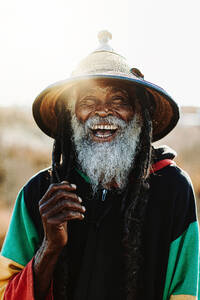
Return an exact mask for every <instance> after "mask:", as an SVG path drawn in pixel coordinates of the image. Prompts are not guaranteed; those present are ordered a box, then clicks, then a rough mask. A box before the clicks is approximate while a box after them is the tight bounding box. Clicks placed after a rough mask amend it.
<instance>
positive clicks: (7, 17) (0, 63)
mask: <svg viewBox="0 0 200 300" xmlns="http://www.w3.org/2000/svg"><path fill="white" fill-rule="evenodd" d="M199 11H200V2H199V0H190V1H188V0H167V1H161V0H137V1H136V0H123V1H119V0H98V1H96V0H79V1H78V0H71V1H68V0H54V1H53V0H34V1H30V0H1V2H0V40H1V47H0V53H1V54H0V95H1V96H0V105H12V104H18V105H24V104H26V105H28V106H31V105H32V102H33V100H34V98H35V97H36V96H37V95H38V94H39V93H40V92H41V91H42V90H43V89H44V88H46V86H48V85H49V84H51V83H54V82H55V81H58V80H62V79H65V78H68V76H69V75H70V73H71V71H72V69H73V68H74V67H75V66H76V64H77V63H78V62H79V61H80V60H81V59H82V58H84V57H85V56H86V55H87V54H89V53H90V52H92V51H93V50H94V49H95V48H97V47H98V41H97V33H98V32H99V31H100V30H102V29H107V30H109V31H110V32H111V33H112V35H113V39H112V41H111V43H110V44H111V46H112V47H113V48H114V49H115V50H116V51H117V52H119V53H121V54H122V55H124V56H125V57H126V58H127V59H128V61H129V62H130V63H131V66H133V67H137V68H139V69H140V70H141V71H142V73H143V74H144V75H145V79H146V80H148V81H150V82H153V83H155V84H157V85H160V86H161V87H163V88H164V89H165V90H166V91H167V92H168V93H169V94H170V95H171V96H172V97H173V98H174V99H175V100H176V101H177V102H178V103H179V104H180V105H195V106H200V96H199V70H200V59H199V56H200V42H199V38H200V34H199V30H200V18H199Z"/></svg>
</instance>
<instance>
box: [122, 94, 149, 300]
mask: <svg viewBox="0 0 200 300" xmlns="http://www.w3.org/2000/svg"><path fill="white" fill-rule="evenodd" d="M139 93H140V96H139V97H140V98H139V99H142V100H145V101H141V102H140V105H141V114H142V119H143V125H142V130H141V135H140V141H139V143H138V148H139V149H137V153H138V154H137V156H136V159H135V164H134V168H133V170H132V172H131V174H130V179H129V185H128V187H127V189H128V196H127V197H126V199H124V201H126V210H125V213H124V233H123V246H124V250H125V251H124V253H125V274H126V283H125V286H126V293H127V297H126V299H127V300H130V299H131V300H132V299H139V293H140V290H141V289H142V267H143V260H144V259H143V253H142V242H143V240H142V237H143V223H144V219H145V211H146V207H147V203H148V197H149V195H148V190H149V183H148V175H149V170H150V166H151V141H152V121H151V116H150V111H151V110H150V106H151V103H150V102H149V100H150V98H149V95H147V94H146V93H145V94H144V92H143V91H142V90H139ZM140 298H141V297H140Z"/></svg>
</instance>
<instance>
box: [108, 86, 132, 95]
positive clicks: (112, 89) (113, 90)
mask: <svg viewBox="0 0 200 300" xmlns="http://www.w3.org/2000/svg"><path fill="white" fill-rule="evenodd" d="M111 92H114V93H119V92H120V93H122V94H123V95H124V96H126V97H129V94H128V92H127V91H126V90H124V89H121V88H118V87H112V88H111Z"/></svg>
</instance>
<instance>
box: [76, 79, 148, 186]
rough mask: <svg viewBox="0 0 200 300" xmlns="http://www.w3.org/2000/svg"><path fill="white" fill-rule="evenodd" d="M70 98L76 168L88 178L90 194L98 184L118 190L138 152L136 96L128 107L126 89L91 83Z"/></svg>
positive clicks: (128, 100) (138, 131) (125, 180)
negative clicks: (90, 185)
mask: <svg viewBox="0 0 200 300" xmlns="http://www.w3.org/2000/svg"><path fill="white" fill-rule="evenodd" d="M133 94H134V93H132V95H133ZM73 96H74V97H71V99H72V101H71V105H70V107H71V117H72V120H71V126H72V142H73V144H74V146H75V150H76V158H77V163H78V167H79V168H80V169H82V171H83V172H84V173H85V174H86V175H87V176H88V177H89V178H90V180H91V182H92V187H93V190H94V191H95V190H96V188H97V187H98V186H99V185H100V186H103V187H104V188H108V189H109V188H112V187H113V186H115V187H118V188H119V189H122V188H123V187H124V186H125V185H126V183H127V178H128V174H129V172H130V170H131V169H132V168H133V165H134V159H135V157H136V153H137V151H138V149H139V140H140V132H141V125H142V121H141V118H140V113H139V111H140V106H139V104H137V99H136V98H137V97H136V94H135V101H134V105H131V101H130V97H129V94H128V91H127V90H126V89H124V88H122V87H121V86H120V87H119V86H116V85H105V84H102V83H98V84H96V83H95V85H93V86H87V87H84V88H83V87H80V86H79V90H75V91H74V94H73ZM73 99H76V102H75V101H74V102H73ZM131 100H132V99H131ZM73 103H75V106H74V105H73Z"/></svg>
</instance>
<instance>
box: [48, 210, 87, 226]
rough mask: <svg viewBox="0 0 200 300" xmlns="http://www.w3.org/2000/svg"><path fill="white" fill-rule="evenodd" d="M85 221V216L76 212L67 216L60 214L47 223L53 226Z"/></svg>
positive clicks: (68, 213)
mask: <svg viewBox="0 0 200 300" xmlns="http://www.w3.org/2000/svg"><path fill="white" fill-rule="evenodd" d="M75 219H77V220H83V219H84V215H83V214H81V213H78V212H74V211H70V212H67V213H66V214H63V213H60V214H58V215H56V216H53V217H51V218H49V219H48V221H47V223H48V224H51V225H53V224H54V225H60V224H63V223H66V222H67V221H70V220H75Z"/></svg>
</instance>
